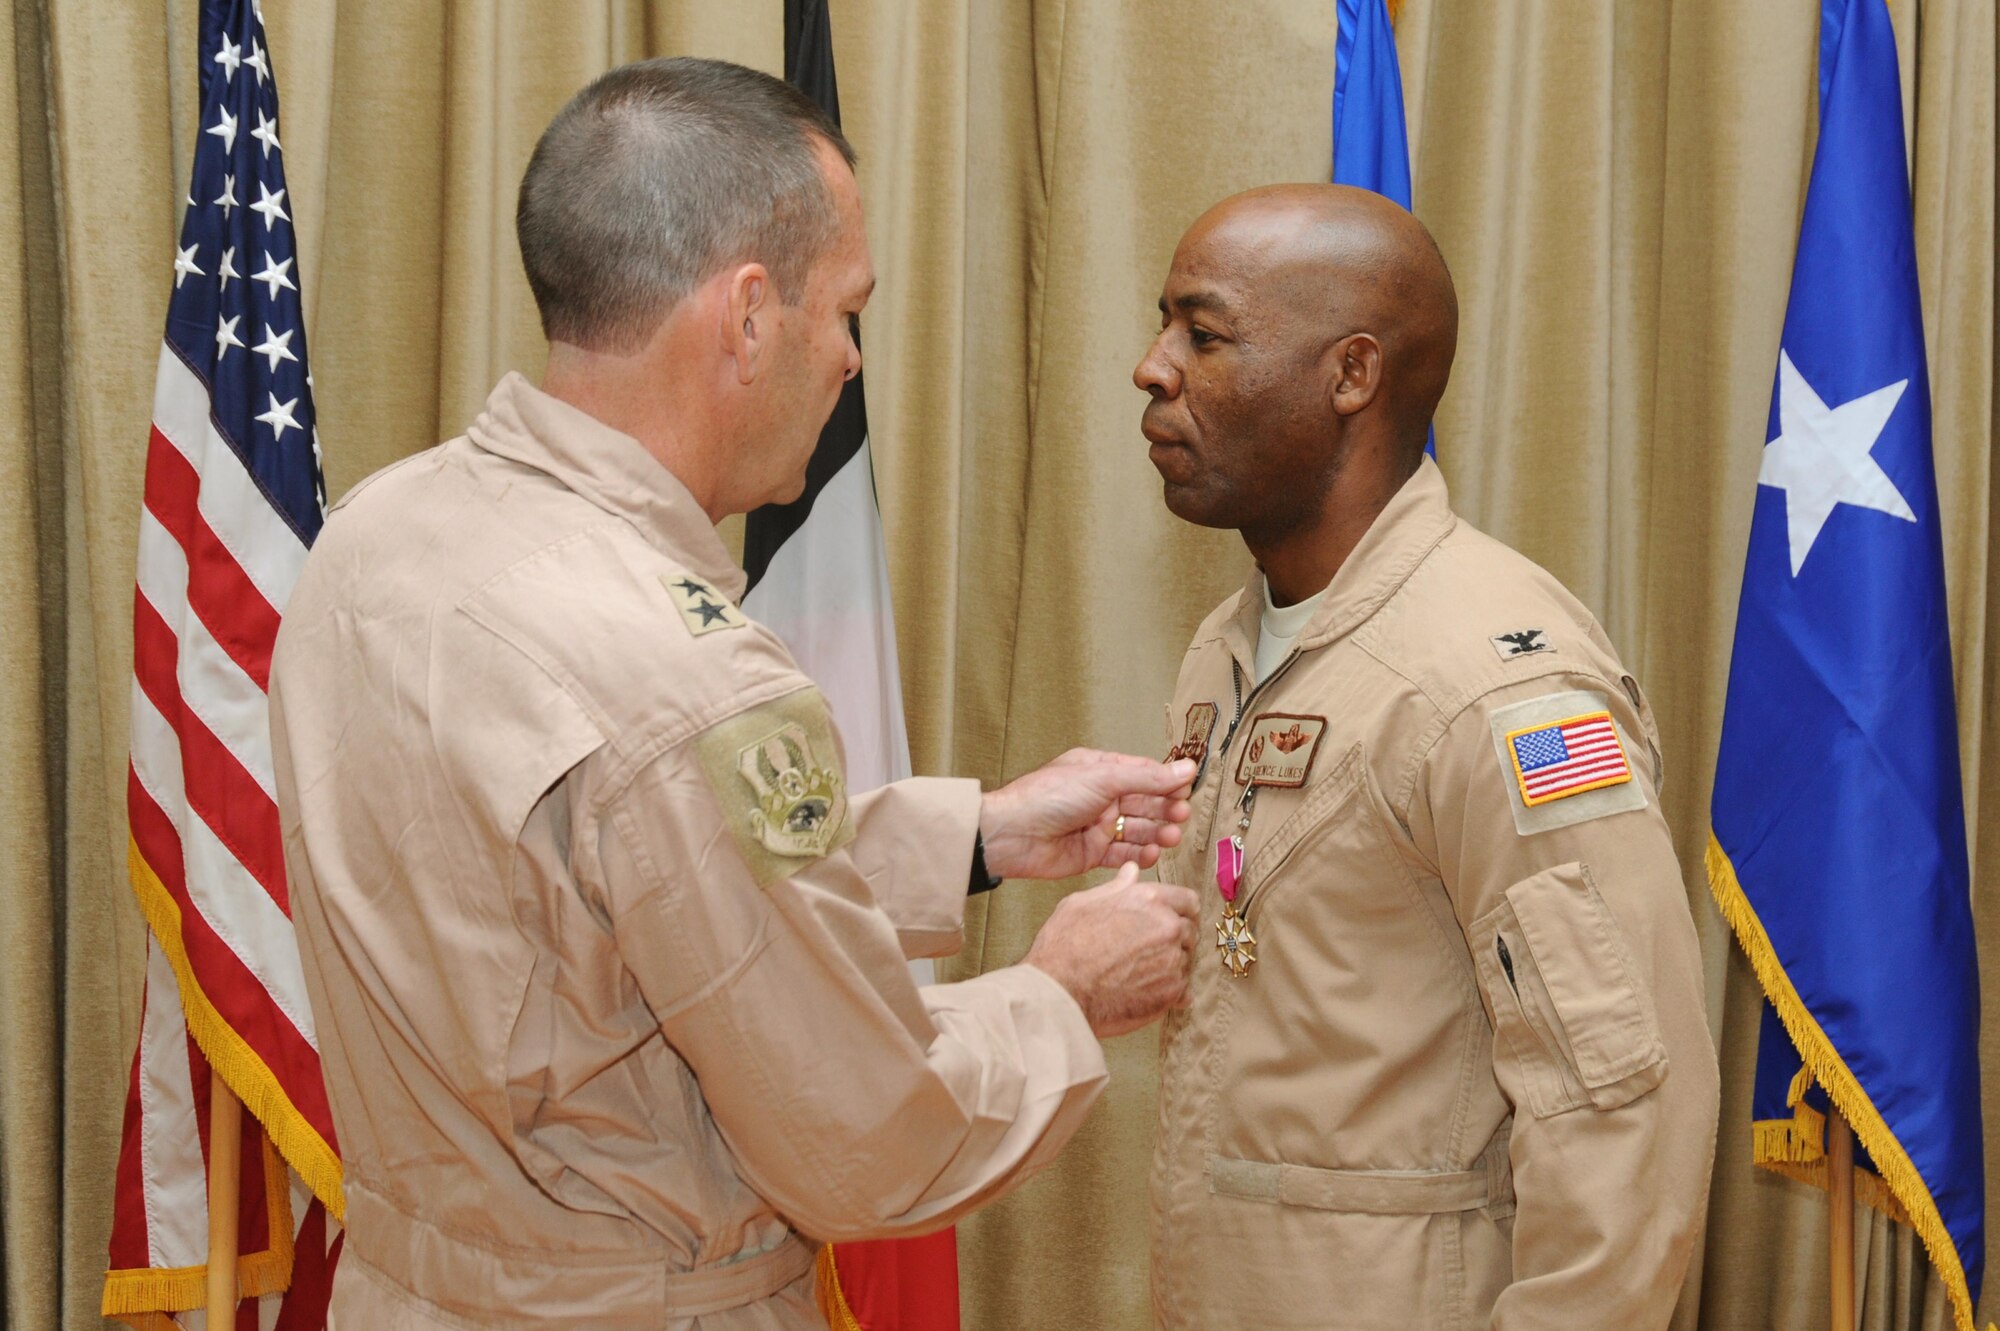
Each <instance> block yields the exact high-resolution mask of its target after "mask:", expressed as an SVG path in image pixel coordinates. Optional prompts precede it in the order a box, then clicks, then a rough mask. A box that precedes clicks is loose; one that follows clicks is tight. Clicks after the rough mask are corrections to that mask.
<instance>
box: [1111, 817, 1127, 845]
mask: <svg viewBox="0 0 2000 1331" xmlns="http://www.w3.org/2000/svg"><path fill="white" fill-rule="evenodd" d="M1111 839H1112V840H1113V841H1123V840H1124V839H1125V815H1124V814H1122V813H1121V814H1119V815H1118V821H1117V822H1115V823H1113V824H1111Z"/></svg>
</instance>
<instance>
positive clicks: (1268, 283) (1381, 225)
mask: <svg viewBox="0 0 2000 1331" xmlns="http://www.w3.org/2000/svg"><path fill="white" fill-rule="evenodd" d="M1174 266H1175V269H1176V271H1180V270H1182V269H1183V267H1184V266H1185V268H1186V270H1187V271H1188V272H1189V273H1200V274H1202V275H1203V276H1206V277H1209V278H1211V279H1213V280H1215V281H1216V282H1217V283H1218V285H1219V286H1222V287H1226V288H1228V290H1229V293H1230V294H1231V295H1232V296H1234V297H1235V298H1236V299H1238V300H1241V301H1243V302H1245V303H1246V304H1248V305H1251V306H1263V307H1265V308H1266V310H1267V312H1268V314H1269V315H1271V316H1273V317H1274V322H1276V321H1278V320H1282V322H1283V323H1284V324H1286V325H1288V326H1289V327H1288V329H1287V331H1288V332H1289V333H1290V335H1292V336H1296V337H1298V338H1300V339H1302V340H1303V341H1305V342H1307V343H1310V344H1313V345H1315V346H1324V345H1326V344H1330V343H1331V342H1333V341H1335V340H1336V339H1339V338H1344V337H1347V336H1349V335H1351V334H1354V333H1368V334H1371V335H1373V337H1374V338H1375V340H1376V341H1377V342H1378V343H1380V345H1381V355H1382V382H1381V386H1380V388H1379V390H1378V392H1377V395H1376V398H1375V400H1374V401H1373V403H1371V407H1370V409H1371V410H1378V411H1381V412H1383V413H1384V414H1385V415H1386V417H1387V418H1388V420H1389V422H1390V423H1391V424H1392V425H1393V429H1394V434H1395V435H1396V441H1397V442H1398V443H1400V444H1401V445H1403V446H1404V448H1405V450H1406V451H1409V452H1410V455H1411V456H1410V461H1411V463H1412V465H1414V462H1415V453H1416V452H1417V451H1420V450H1421V449H1422V448H1423V445H1424V439H1425V437H1426V435H1427V433H1428V431H1429V427H1430V421H1431V417H1432V416H1434V415H1435V414H1436V413H1437V405H1438V401H1439V399H1440V398H1442V397H1443V396H1444V388H1445V382H1446V381H1447V380H1448V379H1449V378H1450V376H1451V362H1452V355H1453V353H1454V352H1455V351H1456V349H1457V346H1458V294H1457V292H1456V291H1455V290H1454V289H1453V287H1452V282H1451V273H1450V271H1449V270H1448V269H1447V268H1446V267H1445V262H1444V255H1443V254H1441V253H1439V251H1438V247H1437V242H1436V241H1434V240H1432V239H1431V233H1430V232H1429V231H1428V230H1426V229H1425V228H1424V224H1423V223H1422V222H1419V221H1418V220H1417V219H1416V218H1415V217H1413V216H1412V215H1411V214H1410V213H1408V212H1407V211H1405V210H1404V209H1402V208H1400V207H1398V206H1397V205H1396V204H1394V203H1392V202H1390V201H1389V200H1388V199H1386V198H1384V197H1382V196H1381V195H1380V194H1376V193H1374V192H1373V191H1371V190H1364V189H1356V188H1354V187H1353V186H1350V185H1268V186H1265V187H1264V188H1262V189H1254V190H1249V191H1246V192H1245V193H1242V194H1237V195H1234V196H1232V197H1230V198H1227V199H1224V200H1223V201H1222V202H1221V203H1218V204H1216V205H1215V206H1214V207H1213V208H1211V209H1209V210H1208V211H1207V212H1206V213H1204V214H1202V216H1201V217H1200V218H1198V219H1196V221H1195V224H1194V225H1193V226H1191V227H1189V228H1188V231H1187V234H1186V235H1185V236H1183V237H1182V238H1181V243H1180V246H1179V248H1178V249H1177V250H1176V252H1175V255H1174Z"/></svg>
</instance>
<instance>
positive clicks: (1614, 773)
mask: <svg viewBox="0 0 2000 1331" xmlns="http://www.w3.org/2000/svg"><path fill="white" fill-rule="evenodd" d="M1507 745H1508V748H1509V749H1510V750H1512V752H1513V754H1514V767H1515V775H1516V776H1517V777H1518V778H1519V780H1520V783H1521V799H1522V801H1523V802H1524V803H1526V804H1529V805H1531V806H1532V805H1536V804H1546V803H1548V802H1549V801H1550V800H1558V799H1562V798H1563V797H1565V796H1567V795H1581V794H1582V793H1583V792H1584V791H1586V790H1598V789H1601V788H1602V787H1604V786H1615V785H1619V784H1621V783H1623V782H1626V781H1630V780H1631V779H1632V768H1631V766H1630V765H1629V764H1627V763H1626V761H1625V747H1624V745H1622V744H1620V743H1619V742H1618V731H1617V729H1616V728H1615V727H1614V726H1613V725H1612V724H1611V713H1609V712H1592V713H1591V714H1590V715H1588V716H1577V717H1572V718H1570V719H1569V720H1567V721H1558V722H1555V723H1553V724H1551V725H1545V726H1536V727H1534V728H1532V729H1529V730H1517V731H1515V732H1514V733H1513V734H1511V735H1509V736H1507Z"/></svg>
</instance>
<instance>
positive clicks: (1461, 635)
mask: <svg viewBox="0 0 2000 1331" xmlns="http://www.w3.org/2000/svg"><path fill="white" fill-rule="evenodd" d="M1160 309H1161V312H1162V316H1163V318H1162V328H1161V332H1160V336H1159V338H1158V340H1157V341H1156V342H1155V343H1154V344H1153V346H1152V348H1151V350H1149V351H1148V352H1147V354H1146V356H1145V359H1144V360H1143V361H1141V362H1140V364H1139V367H1138V369H1137V371H1136V373H1135V376H1134V377H1135V380H1136V382H1137V383H1138V385H1139V386H1140V387H1141V388H1143V389H1145V390H1146V391H1147V392H1148V393H1149V394H1150V395H1151V399H1152V400H1151V402H1150V403H1148V405H1147V407H1146V411H1145V419H1144V427H1143V428H1144V432H1145V435H1146V438H1147V439H1148V440H1149V441H1150V443H1151V458H1152V461H1153V463H1154V466H1155V467H1156V468H1157V469H1158V471H1159V472H1160V474H1161V477H1162V478H1163V480H1164V481H1165V496H1166V503H1167V506H1168V508H1169V509H1171V510H1172V511H1173V512H1174V513H1175V514H1176V515H1177V516H1179V517H1181V518H1184V519H1186V520H1188V521H1190V522H1195V523H1199V524H1201V525H1204V526H1216V527H1231V528H1235V529H1238V530H1240V531H1241V533H1242V535H1243V538H1244V541H1245V543H1246V544H1247V545H1248V546H1249V548H1250V550H1251V552H1252V554H1253V555H1255V557H1256V561H1257V565H1258V567H1257V570H1256V571H1255V572H1254V573H1253V574H1252V576H1251V578H1250V580H1249V582H1248V584H1247V585H1246V586H1245V587H1244V589H1243V590H1242V591H1241V592H1240V593H1238V594H1236V595H1234V596H1231V597H1230V598H1229V599H1228V600H1227V601H1225V602H1223V603H1222V605H1221V606H1219V607H1218V608H1217V609H1216V610H1215V612H1214V613H1213V614H1211V615H1210V616H1209V617H1208V620H1207V621H1206V622H1205V623H1204V624H1203V625H1202V626H1201V628H1200V630H1199V631H1198V632H1197V633H1196V634H1195V639H1194V644H1193V645H1192V646H1191V647H1190V648H1189V649H1188V653H1187V656H1186V658H1185V660H1184V661H1183V663H1182V665H1181V671H1180V680H1179V683H1178V685H1177V687H1176V689H1175V694H1174V701H1173V704H1172V707H1171V711H1170V713H1169V717H1168V725H1169V731H1170V738H1169V742H1170V743H1171V744H1173V745H1174V749H1173V753H1174V755H1175V756H1177V757H1180V756H1189V757H1193V758H1195V759H1196V760H1197V761H1199V762H1200V764H1201V771H1200V774H1199V776H1198V777H1197V778H1196V784H1195V789H1194V795H1193V803H1194V806H1195V812H1194V816H1193V818H1192V819H1191V820H1190V822H1189V824H1188V835H1187V838H1186V840H1185V841H1184V842H1182V843H1181V844H1180V845H1179V846H1178V847H1177V848H1175V849H1173V850H1170V851H1169V852H1168V853H1167V855H1166V858H1165V859H1164V860H1163V863H1162V876H1163V877H1166V878H1169V879H1172V880H1173V881H1176V882H1182V883H1188V884H1192V885H1196V886H1198V887H1199V888H1200V890H1201V892H1202V894H1203V901H1202V904H1203V919H1204V926H1203V930H1202V932H1203V935H1204V938H1205V940H1207V942H1206V943H1205V945H1204V947H1203V948H1202V949H1201V950H1202V951H1203V952H1205V953H1206V954H1207V955H1205V956H1202V957H1199V958H1198V959H1197V963H1196V967H1195V973H1194V977H1193V980H1192V983H1191V986H1190V995H1191V1007H1190V1008H1189V1009H1188V1010H1186V1011H1184V1012H1176V1013H1173V1014H1170V1015H1169V1017H1168V1020H1167V1024H1166V1027H1165V1030H1164V1034H1163V1044H1164V1050H1163V1058H1162V1070H1161V1081H1162V1087H1161V1095H1162V1097H1163V1103H1162V1107H1161V1114H1160V1134H1159V1140H1158V1146H1157V1150H1156V1154H1155V1158H1154V1177H1153V1211H1154V1216H1153V1219H1154V1249H1153V1300H1154V1309H1155V1314H1156V1317H1157V1319H1158V1321H1159V1323H1160V1324H1161V1325H1162V1326H1164V1327H1169V1328H1176V1329H1179V1328H1188V1329H1190V1331H1219V1329H1220V1328H1231V1327H1246V1328H1247V1327H1256V1328H1259V1329H1260V1331H1262V1329H1264V1328H1271V1329H1273V1331H1275V1329H1277V1328H1315V1329H1319V1328H1341V1329H1342V1331H1412V1329H1414V1328H1423V1329H1424V1331H1474V1329H1476V1328H1487V1327H1491V1328H1494V1329H1495V1331H1530V1329H1531V1328H1532V1329H1533V1331H1593V1329H1597V1328H1603V1329H1605V1331H1609V1329H1610V1328H1618V1329H1619V1331H1636V1329H1637V1328H1646V1327H1664V1326H1666V1325H1667V1322H1668V1320H1669V1318H1670V1317H1671V1316H1672V1313H1673V1310H1674V1304H1675V1299H1676V1296H1677V1294H1678V1293H1679V1290H1680V1285H1681V1278H1682V1274H1683V1272H1684V1270H1685V1268H1686V1265H1687V1260H1688V1256H1689V1253H1690V1252H1691V1251H1692V1249H1693V1246H1694V1243H1695V1241H1696V1237H1697V1234H1698V1232H1699V1230H1700V1226H1701V1221H1702V1215H1703V1208H1704V1204H1705V1199H1706V1196H1707V1191H1708V1178H1709V1165H1710V1160H1711V1156H1712V1153H1713V1149H1714V1135H1715V1121H1716V1099H1717V1090H1716V1070H1715V1059H1714V1053H1713V1049H1712V1047H1711V1045H1710V1041H1709V1036H1708V1028H1707V1024H1706V1021H1705V1019H1704V1016H1703V1011H1702V982H1701V967H1700V959H1699V956H1698V953H1697V947H1696V939H1695V933H1694V928H1693V924H1692V921H1691V919H1690V916H1689V913H1688V906H1687V900H1686V896H1685V892H1684V889H1683V887H1682V883H1681V876H1680V871H1679V868H1678V866H1677V864H1676V862H1675V858H1674V852H1673V848H1672V845H1671V843H1670V841H1669V839H1668V833H1667V827H1666V824H1665V822H1664V821H1663V819H1662V818H1661V815H1660V806H1659V792H1660V780H1661V771H1660V758H1659V750H1658V747H1657V737H1656V734H1655V731H1654V727H1653V720H1652V717H1651V715H1650V713H1649V711H1648V709H1647V706H1646V702H1645V698H1644V695H1643V694H1641V692H1640V690H1639V685H1638V683H1637V681H1635V680H1634V679H1633V677H1632V676H1631V675H1630V674H1629V673H1628V672H1627V671H1626V670H1625V669H1624V667H1623V666H1621V665H1620V664H1619V661H1618V657H1617V654H1616V653H1615V652H1614V651H1613V649H1612V646H1611V644H1610V642H1609V641H1608V640H1607V638H1606V637H1605V635H1604V633H1603V631H1602V630H1601V629H1600V628H1599V627H1598V625H1597V623H1596V621H1595V620H1594V619H1593V618H1592V617H1591V614H1590V612H1589V611H1588V610H1587V609H1585V608H1584V607H1583V605H1581V604H1580V603H1579V602H1578V601H1577V600H1576V599H1575V598H1574V597H1572V596H1571V595H1569V593H1568V592H1566V591H1565V590H1564V589H1563V588H1562V586H1561V585H1560V584H1558V583H1557V582H1556V580H1555V579H1554V578H1552V577H1550V576H1549V575H1548V574H1547V573H1545V572H1543V571H1542V570H1541V569H1540V568H1537V567H1536V566H1535V565H1533V564H1531V563H1530V562H1528V561H1527V560H1526V559H1524V558H1522V557H1521V556H1520V555H1518V554H1516V553H1514V552H1513V551H1512V550H1509V549H1508V548H1506V547H1505V546H1503V545H1501V544H1500V543H1498V542H1497V541H1495V540H1493V539H1492V538H1490V537H1488V536H1485V535H1483V534H1481V533H1480V532H1477V531H1475V530H1473V529H1472V527H1470V526H1469V525H1467V524H1466V523H1464V522H1462V521H1461V520H1459V519H1458V518H1457V517H1456V516H1454V515H1453V513H1452V511H1451V508H1450V504H1449V501H1448V499H1447V496H1446V493H1445V484H1444V478H1443V476H1442V475H1441V474H1440V473H1439V471H1438V468H1437V465H1436V464H1435V463H1434V462H1433V461H1431V460H1429V459H1427V458H1426V457H1425V456H1424V441H1425V435H1426V432H1427V429H1428V423H1429V421H1430V419H1431V416H1432V413H1433V411H1434V410H1435V408H1436V406H1437V403H1438V399H1439V397H1440V396H1441V394H1442V393H1443V391H1444V386H1445V380H1446V378H1447V376H1448V374H1449V372H1450V366H1451V358H1452V352H1453V349H1454V347H1455V344H1456V338H1457V325H1458V312H1457V298H1456V296H1455V295H1454V293H1453V291H1452V285H1451V279H1450V276H1449V274H1448V273H1447V272H1446V270H1445V266H1444V261H1443V259H1442V257H1441V256H1440V255H1439V254H1438V251H1437V249H1436V246H1435V245H1434V244H1433V242H1432V241H1431V239H1430V236H1429V235H1428V233H1426V232H1425V231H1424V229H1423V228H1422V227H1421V226H1420V225H1419V224H1418V223H1417V221H1416V219H1415V218H1413V217H1411V216H1410V215H1409V214H1408V213H1406V212H1404V211H1403V210H1402V209H1400V208H1398V207H1396V206H1395V205H1394V204H1392V203H1390V202H1388V201H1387V200H1385V199H1383V198H1381V197H1380V196H1378V195H1374V194H1370V193H1366V192H1363V191H1359V190H1350V189H1345V188H1342V187H1337V186H1330V185H1314V186H1285V187H1277V188H1273V189H1268V190H1260V191H1253V192H1252V193H1250V194H1247V195H1241V196H1238V197H1236V198H1233V199H1230V200H1227V201H1225V202H1223V203H1222V204H1219V205H1218V206H1217V207H1215V208H1214V209H1212V210H1211V211H1210V212H1209V213H1208V214H1207V215H1205V216H1204V217H1202V218H1201V219H1200V220H1198V221H1197V222H1196V223H1195V224H1194V226H1193V227H1192V228H1191V229H1190V230H1189V231H1188V233H1187V235H1186V236H1185V237H1184V238H1183V239H1182V241H1181V243H1180V247H1179V249H1178V250H1177V251H1176V253H1175V255H1174V261H1173V267H1172V271H1171V272H1170V273H1169V275H1168V277H1167V282H1166V287H1165V291H1164V294H1163V297H1162V299H1161V302H1160ZM1457 446H1461V447H1465V446H1474V445H1472V444H1460V445H1457Z"/></svg>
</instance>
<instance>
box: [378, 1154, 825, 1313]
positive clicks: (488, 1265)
mask: <svg viewBox="0 0 2000 1331" xmlns="http://www.w3.org/2000/svg"><path fill="white" fill-rule="evenodd" d="M346 1192H347V1242H348V1244H349V1245H350V1246H351V1247H352V1248H353V1249H354V1251H355V1254H356V1255H357V1256H359V1257H360V1258H361V1259H362V1260H363V1261H365V1262H366V1263H367V1264H368V1265H370V1266H372V1267H374V1268H375V1269H376V1270H377V1271H378V1272H380V1273H381V1274H382V1275H383V1276H384V1277H386V1278H388V1279H389V1280H391V1281H393V1282H395V1283H396V1284H398V1285H400V1286H402V1287H403V1288H404V1289H405V1290H407V1291H409V1292H410V1293H412V1294H414V1295H416V1296H417V1297H419V1298H421V1299H424V1300H425V1301H439V1296H440V1295H441V1294H444V1292H445V1291H449V1295H447V1296H446V1298H447V1299H448V1302H444V1303H443V1306H444V1307H445V1308H446V1309H447V1311H450V1312H453V1313H457V1314H458V1315H459V1316H461V1317H471V1318H474V1319H477V1318H479V1317H481V1316H505V1317H511V1318H520V1317H523V1316H532V1315H533V1313H532V1308H531V1305H532V1303H534V1302H536V1301H538V1300H536V1299H535V1297H534V1296H535V1295H536V1294H542V1295H545V1296H546V1298H547V1300H548V1302H549V1303H550V1304H551V1305H553V1306H556V1307H567V1306H585V1307H589V1306H592V1305H593V1303H595V1304H596V1306H598V1307H600V1308H603V1309H604V1314H605V1317H606V1320H605V1321H604V1322H603V1323H602V1325H605V1326H611V1325H623V1323H622V1322H620V1321H619V1320H618V1318H617V1316H616V1314H615V1312H614V1310H613V1309H611V1308H609V1307H605V1303H606V1301H614V1302H615V1301H618V1292H622V1291H630V1292H632V1293H640V1292H641V1291H643V1298H642V1299H640V1300H626V1301H627V1302H642V1303H643V1304H644V1306H643V1307H634V1308H632V1309H631V1312H632V1313H634V1314H636V1315H637V1316H638V1317H640V1318H643V1319H644V1324H645V1325H648V1326H652V1325H657V1324H658V1322H659V1320H660V1319H661V1318H662V1317H665V1318H667V1319H668V1320H672V1319H674V1318H686V1317H700V1316H703V1315H705V1314H708V1313H717V1312H722V1311H725V1310H726V1309H730V1308H741V1307H745V1306H747V1305H749V1304H753V1303H757V1302H759V1301H760V1300H763V1299H767V1298H770V1297H771V1296H772V1295H774V1294H776V1293H777V1292H778V1291H779V1290H782V1289H784V1288H785V1287H786V1286H788V1285H790V1284H791V1283H792V1282H794V1281H795V1280H797V1279H799V1277H801V1276H803V1275H804V1274H806V1272H808V1271H810V1270H811V1269H812V1267H813V1262H814V1260H815V1258H816V1257H817V1256H818V1251H819V1250H818V1249H817V1248H816V1247H815V1246H814V1245H813V1244H811V1243H808V1242H807V1241H806V1240H804V1239H803V1238H800V1237H799V1236H798V1235H796V1234H793V1235H791V1236H790V1237H788V1238H787V1239H786V1240H785V1241H784V1242H783V1243H781V1244H779V1245H778V1246H777V1247H776V1248H773V1249H771V1250H770V1251H769V1252H762V1253H758V1254H757V1255H755V1256H754V1257H745V1258H742V1259H740V1260H737V1261H730V1262H722V1263H719V1264H716V1265H711V1266H703V1267H698V1268H696V1269H694V1270H692V1271H675V1270H671V1269H663V1262H662V1259H661V1258H660V1257H659V1256H658V1255H657V1253H652V1252H564V1253H553V1252H551V1251H549V1250H547V1249H536V1250H533V1251H528V1250H524V1249H520V1248H501V1247H497V1246H493V1245H490V1244H488V1243H486V1242H484V1241H482V1240H479V1239H474V1238H470V1237H468V1236H463V1235H458V1234H454V1233H451V1232H450V1231H447V1230H445V1229H443V1228H442V1227H440V1226H437V1225H434V1224H431V1223H430V1222H428V1221H425V1220H420V1219H418V1218H417V1217H415V1216H413V1215H410V1214H408V1213H407V1212H405V1211H404V1210H403V1209H402V1208H401V1207H398V1206H397V1205H395V1203H393V1202H391V1201H389V1200H387V1199H386V1198H384V1197H382V1196H380V1195H379V1194H377V1193H374V1192H372V1191H370V1190H368V1189H367V1188H363V1187H357V1186H356V1185H355V1184H354V1183H353V1181H351V1180H350V1181H349V1182H348V1184H347V1188H346ZM552 1259H553V1260H552ZM501 1289H505V1290H507V1291H508V1294H509V1296H503V1298H504V1302H505V1304H506V1306H505V1307H504V1308H503V1307H493V1308H487V1307H483V1306H480V1305H481V1304H483V1303H484V1302H485V1301H486V1298H487V1297H492V1296H494V1295H496V1294H498V1292H499V1291H500V1290H501ZM482 1296H484V1297H482ZM524 1296H525V1297H524Z"/></svg>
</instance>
